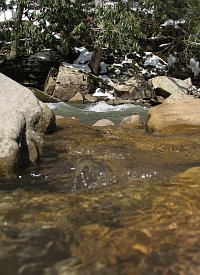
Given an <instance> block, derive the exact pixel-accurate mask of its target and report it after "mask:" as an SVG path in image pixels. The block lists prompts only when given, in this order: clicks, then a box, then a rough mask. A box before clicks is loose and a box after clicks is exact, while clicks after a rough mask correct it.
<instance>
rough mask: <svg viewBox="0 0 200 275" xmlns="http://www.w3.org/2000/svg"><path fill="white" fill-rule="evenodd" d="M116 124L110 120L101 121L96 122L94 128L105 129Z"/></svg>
mask: <svg viewBox="0 0 200 275" xmlns="http://www.w3.org/2000/svg"><path fill="white" fill-rule="evenodd" d="M114 125H115V124H114V123H113V122H112V121H111V120H109V119H100V120H98V121H97V122H95V123H94V124H93V125H92V126H95V127H99V126H100V127H104V126H114Z"/></svg>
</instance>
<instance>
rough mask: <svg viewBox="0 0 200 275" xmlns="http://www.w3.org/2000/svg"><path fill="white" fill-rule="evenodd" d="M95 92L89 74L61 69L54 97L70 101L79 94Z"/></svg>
mask: <svg viewBox="0 0 200 275" xmlns="http://www.w3.org/2000/svg"><path fill="white" fill-rule="evenodd" d="M92 91H94V83H93V80H92V78H91V77H90V75H89V74H86V73H83V72H80V71H78V70H75V69H71V68H68V67H66V68H64V67H62V66H61V67H60V68H59V73H58V75H57V78H56V86H55V89H54V92H53V96H54V97H56V98H59V99H61V100H62V101H66V102H67V101H69V100H70V99H71V98H72V97H74V96H75V95H76V94H77V93H81V94H82V95H85V94H88V93H90V92H92Z"/></svg>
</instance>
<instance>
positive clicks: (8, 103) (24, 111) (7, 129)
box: [0, 74, 54, 176]
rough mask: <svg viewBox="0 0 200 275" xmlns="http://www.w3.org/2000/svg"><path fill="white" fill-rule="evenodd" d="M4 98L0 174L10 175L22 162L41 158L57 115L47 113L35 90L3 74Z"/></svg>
mask: <svg viewBox="0 0 200 275" xmlns="http://www.w3.org/2000/svg"><path fill="white" fill-rule="evenodd" d="M0 101H1V109H0V129H1V131H0V148H1V149H0V176H9V175H12V174H13V173H14V172H15V171H16V170H17V168H18V167H19V166H20V163H21V162H23V163H25V162H26V163H28V162H35V161H36V160H37V158H38V157H39V155H40V152H41V148H42V143H43V136H44V132H46V131H47V129H48V127H50V125H51V123H54V122H53V120H54V118H53V116H52V115H50V113H49V115H50V116H49V115H48V116H47V114H46V115H45V111H44V110H43V108H41V106H40V104H39V101H38V99H37V98H36V97H35V96H34V94H33V92H32V91H30V90H29V89H27V88H25V87H23V86H22V85H20V84H18V83H17V82H15V81H13V80H11V79H10V78H8V77H6V76H5V75H3V74H0ZM50 117H51V119H50ZM50 120H51V122H50Z"/></svg>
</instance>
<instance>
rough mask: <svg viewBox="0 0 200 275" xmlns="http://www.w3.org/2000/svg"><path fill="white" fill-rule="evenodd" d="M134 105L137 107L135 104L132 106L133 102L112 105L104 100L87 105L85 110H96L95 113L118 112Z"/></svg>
mask: <svg viewBox="0 0 200 275" xmlns="http://www.w3.org/2000/svg"><path fill="white" fill-rule="evenodd" d="M134 107H137V106H134V105H133V104H123V105H117V106H113V105H109V104H107V103H106V102H104V101H100V102H98V103H95V104H91V105H89V106H88V107H87V108H86V110H87V111H92V112H97V113H101V112H120V111H124V110H126V109H129V108H134Z"/></svg>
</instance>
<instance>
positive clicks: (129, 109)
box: [48, 101, 148, 125]
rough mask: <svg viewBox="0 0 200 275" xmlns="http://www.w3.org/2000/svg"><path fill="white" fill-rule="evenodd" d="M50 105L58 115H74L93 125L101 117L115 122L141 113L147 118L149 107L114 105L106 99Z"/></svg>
mask: <svg viewBox="0 0 200 275" xmlns="http://www.w3.org/2000/svg"><path fill="white" fill-rule="evenodd" d="M48 107H50V108H51V109H52V110H53V111H54V112H55V114H56V115H60V116H64V117H74V118H76V119H78V120H79V121H80V122H81V123H84V124H86V125H92V124H94V123H95V122H96V121H97V120H99V119H104V118H106V119H110V120H111V121H113V122H114V123H115V124H119V123H120V121H121V120H122V119H123V118H125V117H127V116H131V115H135V114H139V115H140V116H141V118H143V119H145V116H146V114H147V111H148V109H147V108H146V107H141V106H139V105H133V104H123V105H117V106H112V105H108V104H107V103H106V102H104V101H100V102H98V103H93V104H67V103H64V102H61V103H49V104H48Z"/></svg>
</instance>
